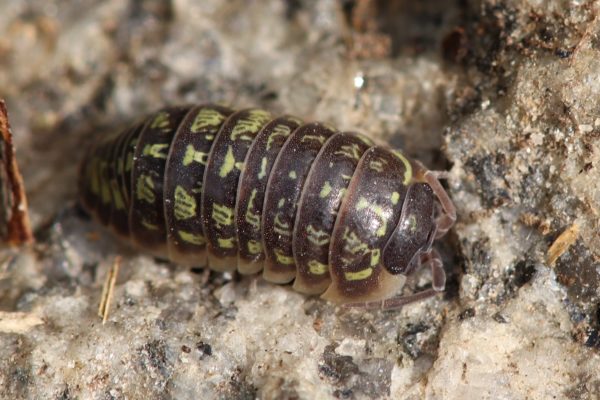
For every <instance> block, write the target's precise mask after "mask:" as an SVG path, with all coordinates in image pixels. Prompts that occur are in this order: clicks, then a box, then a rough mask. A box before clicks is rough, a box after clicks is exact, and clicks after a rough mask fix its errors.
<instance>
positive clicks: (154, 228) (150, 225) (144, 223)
mask: <svg viewBox="0 0 600 400" xmlns="http://www.w3.org/2000/svg"><path fill="white" fill-rule="evenodd" d="M142 226H143V227H144V228H146V229H148V230H151V231H157V230H158V225H156V224H153V223H151V222H150V221H148V220H147V219H145V218H142Z"/></svg>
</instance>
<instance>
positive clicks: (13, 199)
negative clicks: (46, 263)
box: [0, 99, 33, 246]
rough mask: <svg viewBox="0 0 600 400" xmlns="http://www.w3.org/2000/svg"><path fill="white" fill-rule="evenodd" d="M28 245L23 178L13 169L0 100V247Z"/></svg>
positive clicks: (9, 135)
mask: <svg viewBox="0 0 600 400" xmlns="http://www.w3.org/2000/svg"><path fill="white" fill-rule="evenodd" d="M32 242H33V234H32V233H31V225H30V223H29V215H28V213H27V198H26V196H25V187H24V185H23V178H22V177H21V174H20V173H19V168H18V166H17V159H16V157H15V149H14V146H13V143H12V133H11V131H10V124H9V122H8V112H7V110H6V104H5V103H4V100H1V99H0V243H6V244H9V245H11V246H20V245H23V244H28V243H32Z"/></svg>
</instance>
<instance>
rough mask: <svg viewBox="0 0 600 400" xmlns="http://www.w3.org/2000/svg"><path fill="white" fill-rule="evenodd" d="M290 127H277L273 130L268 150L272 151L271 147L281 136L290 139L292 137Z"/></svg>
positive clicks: (268, 141) (268, 140)
mask: <svg viewBox="0 0 600 400" xmlns="http://www.w3.org/2000/svg"><path fill="white" fill-rule="evenodd" d="M290 132H291V131H290V127H289V126H287V125H277V126H276V127H275V128H273V131H272V132H271V134H270V135H269V138H268V139H267V150H270V149H271V146H272V145H273V142H274V141H275V138H277V137H279V136H281V137H284V138H286V137H288V136H289V135H290Z"/></svg>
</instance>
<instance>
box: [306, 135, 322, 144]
mask: <svg viewBox="0 0 600 400" xmlns="http://www.w3.org/2000/svg"><path fill="white" fill-rule="evenodd" d="M309 140H315V141H317V142H319V143H320V144H323V143H325V137H324V136H321V135H305V136H304V137H302V139H301V140H300V142H301V143H304V142H308V141H309Z"/></svg>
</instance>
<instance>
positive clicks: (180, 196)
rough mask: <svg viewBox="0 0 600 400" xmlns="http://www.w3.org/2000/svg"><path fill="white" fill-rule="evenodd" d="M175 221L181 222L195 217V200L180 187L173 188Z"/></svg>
mask: <svg viewBox="0 0 600 400" xmlns="http://www.w3.org/2000/svg"><path fill="white" fill-rule="evenodd" d="M174 209H175V211H174V214H175V219H177V220H183V219H189V218H192V217H194V216H196V199H195V198H194V196H191V195H190V194H188V192H187V191H186V190H185V189H184V188H183V187H182V186H179V185H177V187H176V188H175V207H174Z"/></svg>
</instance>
